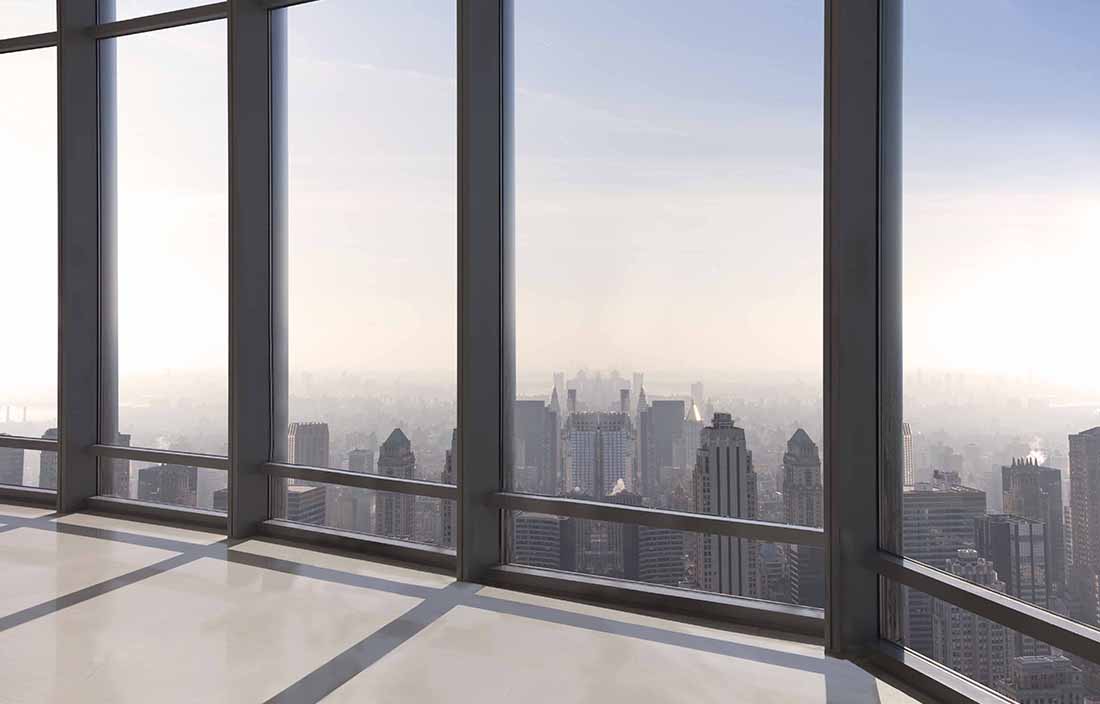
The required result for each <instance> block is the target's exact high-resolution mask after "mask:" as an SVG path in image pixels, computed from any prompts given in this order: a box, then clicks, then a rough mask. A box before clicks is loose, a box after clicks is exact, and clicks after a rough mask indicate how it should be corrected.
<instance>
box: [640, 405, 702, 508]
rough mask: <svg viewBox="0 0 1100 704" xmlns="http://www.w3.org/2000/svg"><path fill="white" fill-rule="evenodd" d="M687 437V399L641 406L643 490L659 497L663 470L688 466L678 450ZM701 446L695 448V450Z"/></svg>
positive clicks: (644, 493) (641, 478) (641, 476)
mask: <svg viewBox="0 0 1100 704" xmlns="http://www.w3.org/2000/svg"><path fill="white" fill-rule="evenodd" d="M683 440H684V402H683V401H678V400H656V401H653V403H652V404H651V405H649V406H648V407H647V408H643V407H642V406H641V405H639V407H638V453H639V454H638V478H639V480H640V481H641V493H642V494H643V495H644V496H647V497H651V498H652V497H655V496H656V493H657V488H658V487H659V486H660V485H661V482H662V479H663V477H662V473H663V472H666V471H667V470H669V469H672V468H677V467H679V468H681V469H683V468H686V467H685V465H684V463H683V456H682V455H681V456H677V455H678V453H677V452H676V450H677V449H678V448H679V447H681V445H682V443H683ZM696 449H698V448H697V447H693V448H692V452H694V451H695V450H696Z"/></svg>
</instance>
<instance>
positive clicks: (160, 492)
mask: <svg viewBox="0 0 1100 704" xmlns="http://www.w3.org/2000/svg"><path fill="white" fill-rule="evenodd" d="M198 487H199V470H198V468H197V467H190V466H187V465H180V464H159V465H154V466H152V467H142V468H141V469H139V470H138V496H137V497H138V500H139V501H150V502H153V503H160V504H174V505H176V506H191V507H194V506H195V498H196V493H197V492H198Z"/></svg>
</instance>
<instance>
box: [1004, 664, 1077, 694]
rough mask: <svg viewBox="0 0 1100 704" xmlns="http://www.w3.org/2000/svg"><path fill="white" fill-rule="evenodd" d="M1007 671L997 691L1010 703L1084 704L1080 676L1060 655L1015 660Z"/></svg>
mask: <svg viewBox="0 0 1100 704" xmlns="http://www.w3.org/2000/svg"><path fill="white" fill-rule="evenodd" d="M1008 672H1009V674H1008V679H1006V680H1004V681H1003V682H1001V684H1000V686H998V687H997V691H999V692H1000V693H1001V694H1004V695H1006V696H1007V697H1008V698H1009V699H1011V700H1012V701H1014V702H1034V703H1036V704H1038V703H1039V702H1041V703H1042V704H1085V701H1086V700H1085V694H1086V691H1085V677H1084V673H1082V672H1081V670H1079V669H1078V668H1076V667H1074V666H1073V663H1072V662H1071V661H1070V659H1069V658H1067V657H1066V656H1064V655H1026V656H1022V657H1015V658H1012V662H1011V663H1009V666H1008Z"/></svg>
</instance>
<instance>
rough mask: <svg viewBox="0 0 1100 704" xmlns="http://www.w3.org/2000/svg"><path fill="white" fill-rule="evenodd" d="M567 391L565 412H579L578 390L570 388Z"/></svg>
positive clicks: (571, 413) (570, 413)
mask: <svg viewBox="0 0 1100 704" xmlns="http://www.w3.org/2000/svg"><path fill="white" fill-rule="evenodd" d="M565 393H566V397H565V412H566V413H568V414H569V415H573V414H574V413H576V412H577V390H576V389H569V390H567V391H566V392H565Z"/></svg>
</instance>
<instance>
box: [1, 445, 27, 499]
mask: <svg viewBox="0 0 1100 704" xmlns="http://www.w3.org/2000/svg"><path fill="white" fill-rule="evenodd" d="M3 434H5V435H6V433H3ZM0 484H12V485H15V486H21V485H22V484H23V450H22V449H20V448H17V447H0Z"/></svg>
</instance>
